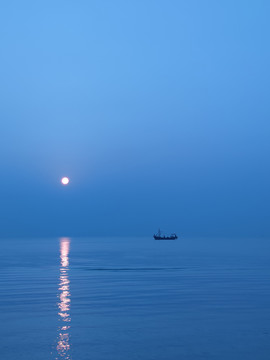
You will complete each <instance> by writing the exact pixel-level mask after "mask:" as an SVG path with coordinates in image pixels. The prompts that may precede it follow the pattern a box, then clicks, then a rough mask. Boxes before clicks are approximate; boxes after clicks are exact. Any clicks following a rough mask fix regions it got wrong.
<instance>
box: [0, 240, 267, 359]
mask: <svg viewBox="0 0 270 360" xmlns="http://www.w3.org/2000/svg"><path fill="white" fill-rule="evenodd" d="M0 316H1V319H0V320H1V326H0V358H1V360H2V359H3V360H15V359H20V360H37V359H39V360H45V359H46V360H50V359H54V360H56V359H73V360H127V359H129V360H135V359H136V360H137V359H138V360H139V359H141V360H176V359H185V360H186V359H187V360H188V359H190V360H191V359H192V360H193V359H194V360H196V359H213V360H217V359H237V360H239V359H245V360H249V359H250V360H251V359H252V360H254V359H256V360H263V359H265V360H269V358H270V240H259V239H257V240H255V239H178V240H177V241H154V240H153V239H152V238H89V239H86V238H85V239H79V238H61V239H31V240H30V239H15V240H10V239H9V240H4V239H2V240H0Z"/></svg>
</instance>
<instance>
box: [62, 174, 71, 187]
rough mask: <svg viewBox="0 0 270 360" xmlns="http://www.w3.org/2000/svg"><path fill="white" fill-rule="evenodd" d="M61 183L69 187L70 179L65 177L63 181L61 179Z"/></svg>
mask: <svg viewBox="0 0 270 360" xmlns="http://www.w3.org/2000/svg"><path fill="white" fill-rule="evenodd" d="M61 183H62V184H63V185H67V184H68V183H69V178H68V177H66V176H65V177H63V178H62V179H61Z"/></svg>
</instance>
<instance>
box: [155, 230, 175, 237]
mask: <svg viewBox="0 0 270 360" xmlns="http://www.w3.org/2000/svg"><path fill="white" fill-rule="evenodd" d="M154 239H155V240H176V239H177V235H176V234H174V233H173V234H171V235H170V236H166V235H162V233H161V231H160V229H158V232H157V234H154Z"/></svg>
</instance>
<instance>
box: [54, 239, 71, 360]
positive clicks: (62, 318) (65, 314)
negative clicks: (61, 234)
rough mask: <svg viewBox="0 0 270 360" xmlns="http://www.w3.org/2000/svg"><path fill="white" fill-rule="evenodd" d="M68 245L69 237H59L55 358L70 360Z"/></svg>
mask: <svg viewBox="0 0 270 360" xmlns="http://www.w3.org/2000/svg"><path fill="white" fill-rule="evenodd" d="M69 247H70V239H69V238H61V239H60V261H61V262H60V277H59V288H58V290H59V295H58V296H59V302H58V315H59V322H60V326H59V332H58V339H57V347H56V348H57V357H56V360H58V359H59V360H60V359H65V360H71V355H70V334H69V330H70V321H71V317H70V289H69V284H70V281H69V277H68V271H69Z"/></svg>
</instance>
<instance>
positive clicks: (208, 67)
mask: <svg viewBox="0 0 270 360" xmlns="http://www.w3.org/2000/svg"><path fill="white" fill-rule="evenodd" d="M269 10H270V4H269V2H268V1H242V0H239V1H225V0H224V1H223V0H221V1H210V0H209V1H199V0H197V1H195V0H191V1H181V0H179V1H158V0H156V1H151V0H144V1H140V0H137V1H133V0H131V1H105V0H104V1H80V0H78V1H38V2H37V1H15V0H14V1H12V0H11V1H9V2H6V3H2V4H1V6H0V36H1V60H0V61H1V67H0V79H1V87H0V92H1V93H0V95H1V104H0V116H1V121H0V134H1V142H0V167H1V178H0V196H1V207H0V218H1V230H0V236H76V235H77V236H88V235H95V236H96V235H107V236H110V235H131V236H133V235H148V234H151V235H152V233H153V232H154V231H156V229H157V228H158V227H161V228H162V229H164V230H165V231H168V232H171V231H176V232H178V233H181V234H183V235H184V236H269V235H270V226H269V213H270V206H269V201H270V195H269V180H270V171H269V155H270V148H269V115H270V110H269V84H270V76H269V75H270V72H269V63H270V56H269V55H270V48H269V45H268V43H269V35H270V25H269ZM64 175H67V176H69V177H70V179H71V182H70V185H69V186H68V187H66V188H63V187H61V185H60V184H59V180H60V178H61V177H62V176H64Z"/></svg>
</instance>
